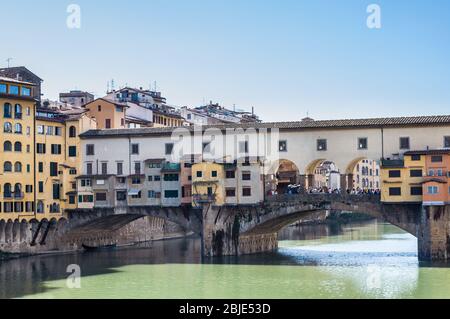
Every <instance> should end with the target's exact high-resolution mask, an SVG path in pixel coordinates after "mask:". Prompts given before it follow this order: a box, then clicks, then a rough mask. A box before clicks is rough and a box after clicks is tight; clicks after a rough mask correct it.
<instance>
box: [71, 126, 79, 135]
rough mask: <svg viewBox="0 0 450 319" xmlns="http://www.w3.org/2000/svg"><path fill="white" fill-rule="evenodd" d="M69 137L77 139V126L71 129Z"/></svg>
mask: <svg viewBox="0 0 450 319" xmlns="http://www.w3.org/2000/svg"><path fill="white" fill-rule="evenodd" d="M69 137H77V129H76V128H75V126H71V127H70V128H69Z"/></svg>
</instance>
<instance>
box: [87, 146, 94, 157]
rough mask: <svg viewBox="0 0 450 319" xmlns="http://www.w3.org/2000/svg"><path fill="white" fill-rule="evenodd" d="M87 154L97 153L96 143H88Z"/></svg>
mask: <svg viewBox="0 0 450 319" xmlns="http://www.w3.org/2000/svg"><path fill="white" fill-rule="evenodd" d="M86 155H88V156H92V155H95V151H94V144H87V145H86Z"/></svg>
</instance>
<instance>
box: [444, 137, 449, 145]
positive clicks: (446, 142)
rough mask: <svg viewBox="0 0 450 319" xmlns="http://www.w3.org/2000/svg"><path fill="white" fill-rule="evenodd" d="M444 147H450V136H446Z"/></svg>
mask: <svg viewBox="0 0 450 319" xmlns="http://www.w3.org/2000/svg"><path fill="white" fill-rule="evenodd" d="M444 147H445V148H450V136H444Z"/></svg>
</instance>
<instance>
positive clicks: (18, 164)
mask: <svg viewBox="0 0 450 319" xmlns="http://www.w3.org/2000/svg"><path fill="white" fill-rule="evenodd" d="M14 171H15V172H16V173H22V163H21V162H15V163H14Z"/></svg>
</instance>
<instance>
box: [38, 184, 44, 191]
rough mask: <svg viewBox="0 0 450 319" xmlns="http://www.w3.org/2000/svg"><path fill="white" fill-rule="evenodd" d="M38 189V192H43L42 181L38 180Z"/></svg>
mask: <svg viewBox="0 0 450 319" xmlns="http://www.w3.org/2000/svg"><path fill="white" fill-rule="evenodd" d="M38 191H39V193H43V192H44V182H39V183H38Z"/></svg>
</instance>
